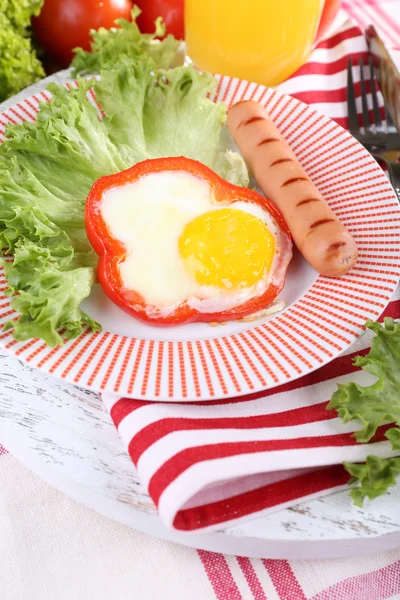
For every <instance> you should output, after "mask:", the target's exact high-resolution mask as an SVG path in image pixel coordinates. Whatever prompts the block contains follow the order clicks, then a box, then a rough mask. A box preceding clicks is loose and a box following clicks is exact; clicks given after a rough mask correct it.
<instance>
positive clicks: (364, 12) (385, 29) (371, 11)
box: [352, 0, 398, 44]
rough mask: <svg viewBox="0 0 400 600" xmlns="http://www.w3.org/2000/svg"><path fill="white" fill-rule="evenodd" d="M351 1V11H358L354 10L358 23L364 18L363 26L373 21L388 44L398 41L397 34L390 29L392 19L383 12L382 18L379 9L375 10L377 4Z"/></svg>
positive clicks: (363, 0)
mask: <svg viewBox="0 0 400 600" xmlns="http://www.w3.org/2000/svg"><path fill="white" fill-rule="evenodd" d="M352 2H353V13H354V11H355V10H356V9H357V11H358V13H357V12H356V13H355V14H356V15H358V20H359V21H360V24H362V21H363V20H364V19H365V21H364V23H365V25H364V27H366V26H368V25H369V24H370V23H373V24H374V25H375V26H376V28H377V29H378V31H379V32H380V33H381V34H383V37H384V38H386V41H388V42H389V43H390V44H395V43H397V42H398V35H397V34H396V33H395V32H394V31H393V29H392V23H391V22H392V21H393V19H389V15H386V14H385V13H383V15H384V18H383V19H382V18H381V15H380V14H379V11H377V10H376V6H377V5H375V4H374V6H371V5H368V3H366V2H365V0H362V2H359V1H358V0H352Z"/></svg>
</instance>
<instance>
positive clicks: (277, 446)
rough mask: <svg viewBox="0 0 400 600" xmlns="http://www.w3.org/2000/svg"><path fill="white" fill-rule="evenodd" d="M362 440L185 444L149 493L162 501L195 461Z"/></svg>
mask: <svg viewBox="0 0 400 600" xmlns="http://www.w3.org/2000/svg"><path fill="white" fill-rule="evenodd" d="M390 427H393V425H392V424H388V425H383V426H381V427H379V428H378V430H377V433H376V435H375V436H374V437H373V438H372V439H371V442H370V443H374V442H382V441H384V440H386V437H385V433H386V431H387V430H388V429H390ZM358 443H359V442H357V440H356V438H355V437H354V435H353V433H338V434H336V435H324V436H323V435H321V436H315V437H303V438H295V439H282V440H251V441H246V442H223V443H219V444H205V445H204V446H197V447H192V448H185V449H184V450H181V451H180V452H178V453H177V454H175V456H172V457H171V458H170V459H168V460H167V461H166V462H165V463H163V464H162V465H161V466H160V468H159V469H158V470H157V471H156V472H155V473H154V475H153V476H152V478H151V479H150V483H149V494H150V496H151V497H152V499H153V501H154V502H155V504H157V505H158V502H159V500H160V497H161V494H162V493H163V491H164V490H165V489H166V488H167V487H168V486H169V485H170V484H171V483H172V482H173V481H174V480H175V479H176V478H177V477H178V476H179V475H181V474H182V473H184V472H185V471H187V469H189V468H190V467H192V466H194V465H195V464H197V463H200V462H204V461H208V460H216V459H219V458H232V457H234V456H237V455H240V454H255V453H257V452H274V451H276V450H305V449H307V448H334V447H342V446H355V445H357V444H358ZM128 450H129V454H130V455H131V457H132V451H133V448H132V446H131V444H129V447H128ZM132 460H133V458H132Z"/></svg>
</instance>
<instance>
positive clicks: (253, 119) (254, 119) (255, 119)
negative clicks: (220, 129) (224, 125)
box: [238, 117, 267, 129]
mask: <svg viewBox="0 0 400 600" xmlns="http://www.w3.org/2000/svg"><path fill="white" fill-rule="evenodd" d="M266 120H267V119H266V118H265V117H250V119H247V120H246V121H242V122H241V123H240V125H239V127H241V126H242V125H251V123H255V122H256V121H266ZM239 127H238V129H239Z"/></svg>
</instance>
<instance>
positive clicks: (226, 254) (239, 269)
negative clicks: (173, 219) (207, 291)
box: [178, 208, 275, 289]
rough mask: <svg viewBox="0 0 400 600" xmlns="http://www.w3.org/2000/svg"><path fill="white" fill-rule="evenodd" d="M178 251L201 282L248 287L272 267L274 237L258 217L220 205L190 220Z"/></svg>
mask: <svg viewBox="0 0 400 600" xmlns="http://www.w3.org/2000/svg"><path fill="white" fill-rule="evenodd" d="M178 243H179V253H180V256H181V257H182V259H183V260H184V263H185V267H186V269H187V270H188V272H189V273H190V274H191V275H192V277H194V278H195V279H196V281H197V282H198V283H199V284H201V285H209V286H216V287H218V288H222V289H242V288H247V287H250V286H252V285H254V284H255V283H257V281H259V280H260V279H262V278H263V276H264V275H265V273H266V272H267V271H268V270H269V269H270V268H271V264H272V261H273V258H274V254H275V239H274V236H273V234H272V233H271V231H270V230H269V229H268V227H267V225H266V224H265V223H264V222H263V221H261V219H259V218H257V217H254V216H253V215H251V214H249V213H247V212H244V211H243V210H238V209H232V208H222V209H219V210H213V211H210V212H206V213H204V214H202V215H200V216H199V217H197V218H196V219H193V220H192V221H190V222H189V223H188V224H187V225H186V226H185V227H184V230H183V232H182V234H181V236H180V238H179V242H178Z"/></svg>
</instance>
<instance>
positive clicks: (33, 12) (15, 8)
mask: <svg viewBox="0 0 400 600" xmlns="http://www.w3.org/2000/svg"><path fill="white" fill-rule="evenodd" d="M43 1H44V0H0V15H3V16H4V17H6V18H7V19H8V21H9V23H10V25H11V27H12V28H13V29H14V30H15V31H16V32H18V33H20V34H21V35H26V33H27V28H28V27H29V26H30V24H31V17H33V16H38V14H39V13H40V9H41V8H42V4H43Z"/></svg>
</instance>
